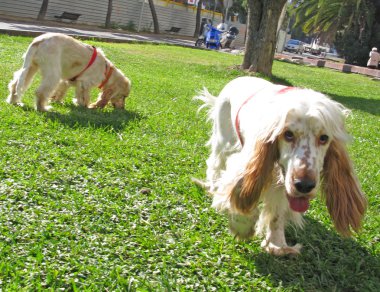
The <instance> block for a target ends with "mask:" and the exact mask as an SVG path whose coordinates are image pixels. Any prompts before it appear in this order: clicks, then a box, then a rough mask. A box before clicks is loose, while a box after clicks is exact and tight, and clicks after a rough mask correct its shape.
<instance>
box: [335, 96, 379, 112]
mask: <svg viewBox="0 0 380 292" xmlns="http://www.w3.org/2000/svg"><path fill="white" fill-rule="evenodd" d="M329 96H330V97H331V98H332V99H334V100H335V101H337V102H340V103H341V104H343V105H344V106H346V107H347V108H349V109H357V110H360V111H364V112H367V113H369V114H372V115H376V116H380V100H378V99H367V98H362V97H355V96H341V95H335V94H329Z"/></svg>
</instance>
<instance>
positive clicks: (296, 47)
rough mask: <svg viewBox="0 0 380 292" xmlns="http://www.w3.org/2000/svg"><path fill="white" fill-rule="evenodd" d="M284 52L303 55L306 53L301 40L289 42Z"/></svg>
mask: <svg viewBox="0 0 380 292" xmlns="http://www.w3.org/2000/svg"><path fill="white" fill-rule="evenodd" d="M284 51H288V52H294V53H297V54H302V53H303V52H304V47H303V42H301V41H299V40H289V41H288V42H287V43H286V45H285V48H284Z"/></svg>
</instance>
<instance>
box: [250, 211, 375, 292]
mask: <svg viewBox="0 0 380 292" xmlns="http://www.w3.org/2000/svg"><path fill="white" fill-rule="evenodd" d="M287 240H288V244H289V245H290V244H295V243H297V242H298V243H302V244H303V248H302V250H301V255H300V256H298V257H294V258H290V257H274V256H271V255H269V254H266V253H264V252H263V253H260V254H259V255H257V254H255V255H253V254H251V255H248V260H249V261H253V262H255V266H256V269H257V272H258V273H260V274H263V275H267V276H269V277H270V278H271V279H272V281H273V283H275V284H276V285H278V286H280V285H282V286H283V287H285V288H286V287H289V288H290V287H293V288H294V287H299V289H300V290H301V291H379V290H378V289H379V287H380V284H379V283H380V258H379V257H377V256H375V255H372V254H371V253H370V252H369V251H368V250H366V249H365V248H363V247H362V246H360V245H359V244H358V243H357V242H355V241H354V240H353V239H347V238H342V237H340V236H339V235H338V234H336V233H335V232H331V231H329V230H327V229H326V228H325V227H324V226H323V225H322V224H320V223H318V222H317V221H315V220H313V219H311V218H306V224H305V228H304V229H303V230H301V231H300V230H297V234H296V232H295V231H294V230H288V232H287Z"/></svg>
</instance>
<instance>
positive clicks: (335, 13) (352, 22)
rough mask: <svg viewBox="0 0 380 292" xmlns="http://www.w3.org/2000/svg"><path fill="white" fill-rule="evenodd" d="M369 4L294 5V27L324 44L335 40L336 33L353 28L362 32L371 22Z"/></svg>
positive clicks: (321, 0) (345, 0)
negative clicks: (322, 41)
mask: <svg viewBox="0 0 380 292" xmlns="http://www.w3.org/2000/svg"><path fill="white" fill-rule="evenodd" d="M369 2H370V1H368V0H367V1H363V0H308V1H302V2H298V3H296V4H295V5H294V6H293V7H294V8H293V12H294V14H295V16H296V22H295V24H294V26H296V27H297V26H300V27H302V30H303V31H304V32H305V33H307V34H315V35H318V37H319V38H321V39H323V40H324V41H326V42H331V41H333V40H334V39H335V36H336V35H337V32H340V33H344V32H348V31H350V30H351V29H352V27H354V26H359V30H361V31H363V29H364V28H365V26H366V24H367V25H370V22H372V21H373V19H371V17H368V15H369V9H370V8H369V5H368V4H369Z"/></svg>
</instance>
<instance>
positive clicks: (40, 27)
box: [0, 17, 195, 47]
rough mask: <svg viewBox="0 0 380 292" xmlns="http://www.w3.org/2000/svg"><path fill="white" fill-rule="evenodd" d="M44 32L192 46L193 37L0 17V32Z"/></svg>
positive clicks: (106, 39) (110, 39) (28, 34)
mask: <svg viewBox="0 0 380 292" xmlns="http://www.w3.org/2000/svg"><path fill="white" fill-rule="evenodd" d="M46 32H59V33H64V34H67V35H72V36H78V37H80V38H82V39H97V40H101V41H108V42H133V43H145V42H149V43H163V44H172V45H178V46H184V47H194V44H195V39H194V38H190V37H185V36H177V35H174V34H173V35H170V34H158V35H157V34H146V33H139V34H137V33H125V32H124V31H122V30H114V29H102V28H97V27H95V26H86V25H80V24H71V23H63V22H53V21H36V20H21V19H3V18H2V17H0V33H4V34H9V35H21V36H32V37H34V36H38V35H40V34H42V33H46Z"/></svg>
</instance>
